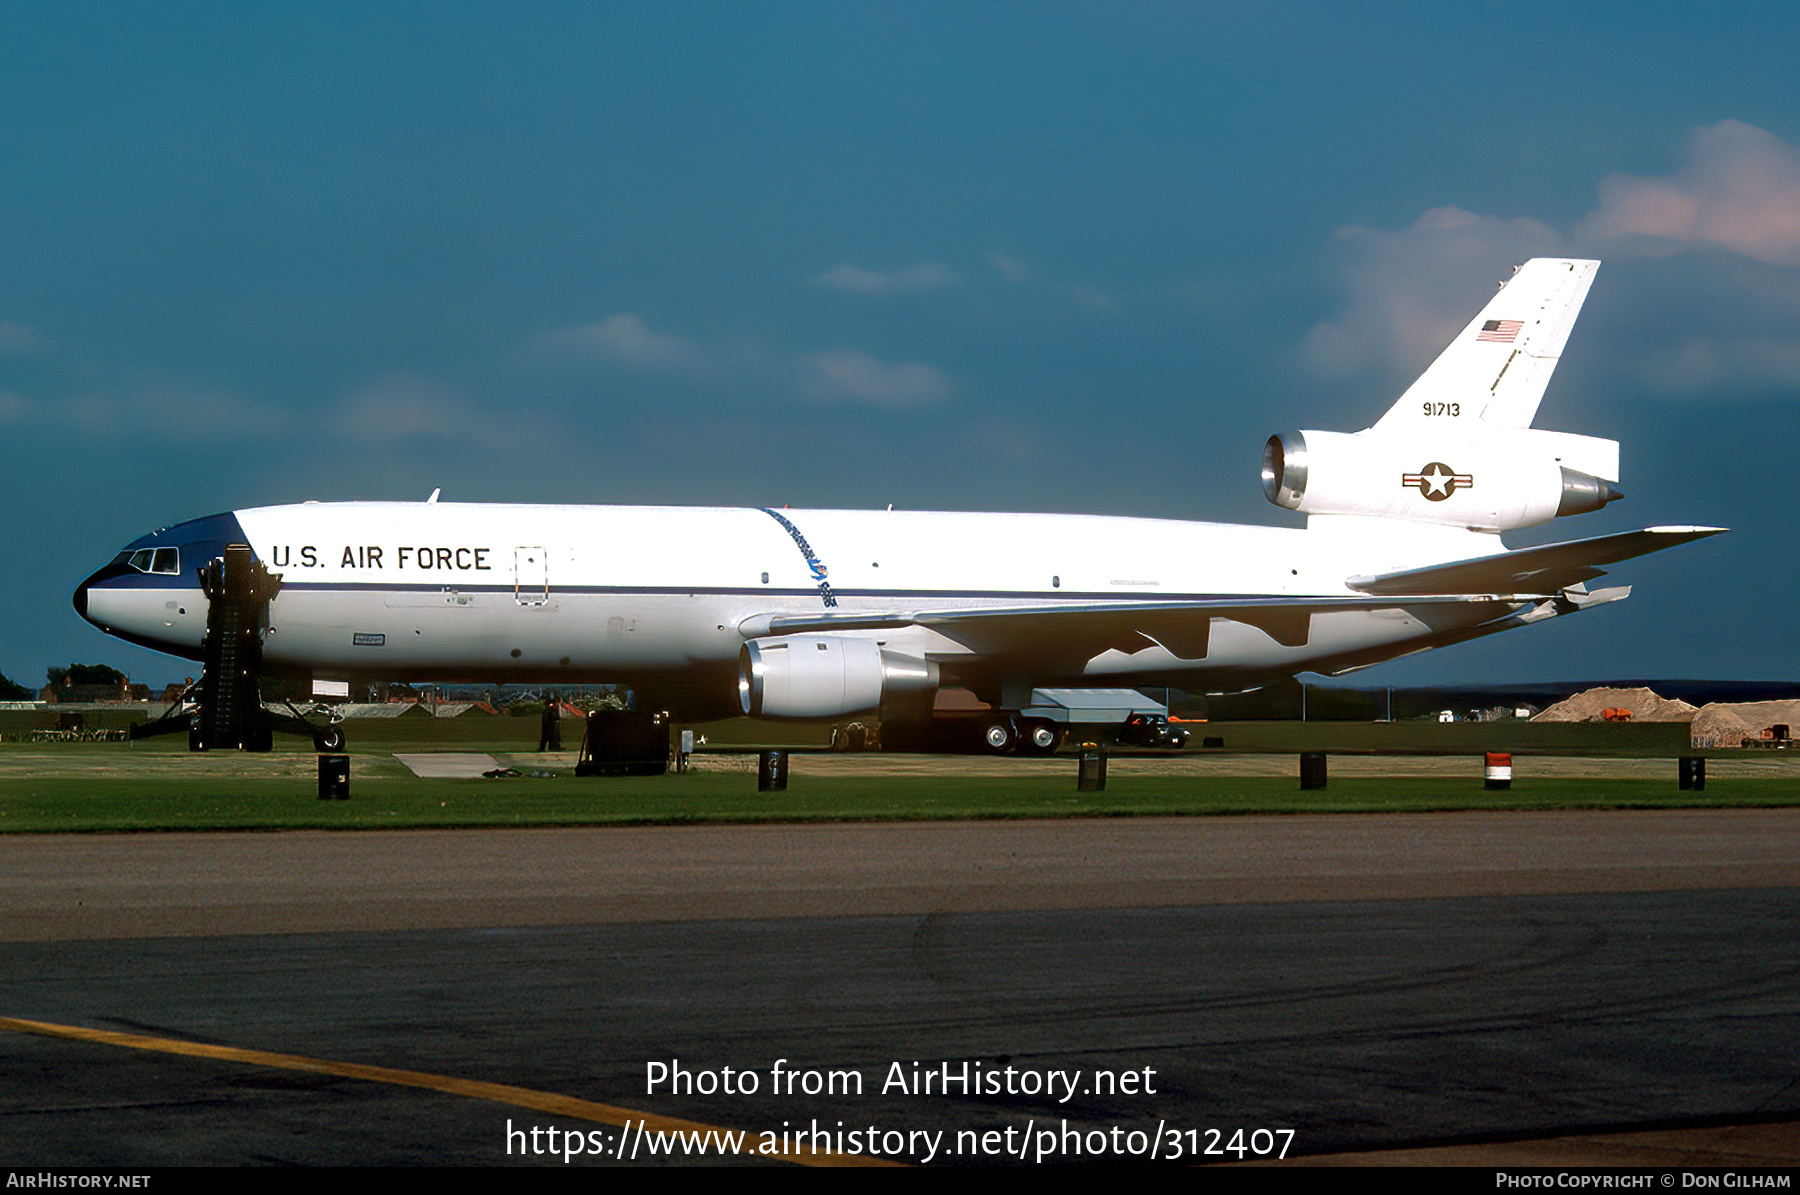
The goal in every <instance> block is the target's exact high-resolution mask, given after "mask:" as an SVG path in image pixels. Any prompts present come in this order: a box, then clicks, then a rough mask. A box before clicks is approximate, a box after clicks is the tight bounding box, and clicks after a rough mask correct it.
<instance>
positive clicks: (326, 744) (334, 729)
mask: <svg viewBox="0 0 1800 1195" xmlns="http://www.w3.org/2000/svg"><path fill="white" fill-rule="evenodd" d="M313 747H314V748H316V749H317V750H319V751H321V752H326V753H331V754H335V753H336V752H339V751H342V750H343V749H344V728H343V727H341V726H327V727H326V728H325V729H324V730H321V731H319V732H318V733H316V734H314V735H313Z"/></svg>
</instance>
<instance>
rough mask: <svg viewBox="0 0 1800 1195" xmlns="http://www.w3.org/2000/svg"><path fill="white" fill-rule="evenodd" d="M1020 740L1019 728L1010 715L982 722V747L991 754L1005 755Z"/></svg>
mask: <svg viewBox="0 0 1800 1195" xmlns="http://www.w3.org/2000/svg"><path fill="white" fill-rule="evenodd" d="M1018 742H1019V728H1018V726H1017V725H1015V724H1014V722H1013V720H1012V718H1011V717H1010V716H1002V717H998V718H989V719H988V720H987V721H986V722H983V723H982V724H981V749H982V750H983V751H986V752H987V753H988V754H989V755H1005V754H1006V753H1007V752H1009V751H1011V750H1012V749H1013V748H1014V747H1015V746H1017V745H1018Z"/></svg>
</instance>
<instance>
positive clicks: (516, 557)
mask: <svg viewBox="0 0 1800 1195" xmlns="http://www.w3.org/2000/svg"><path fill="white" fill-rule="evenodd" d="M513 600H514V601H515V602H517V603H519V605H521V606H545V605H548V604H549V603H550V554H549V553H548V552H547V551H545V550H544V549H543V548H541V547H517V548H514V549H513Z"/></svg>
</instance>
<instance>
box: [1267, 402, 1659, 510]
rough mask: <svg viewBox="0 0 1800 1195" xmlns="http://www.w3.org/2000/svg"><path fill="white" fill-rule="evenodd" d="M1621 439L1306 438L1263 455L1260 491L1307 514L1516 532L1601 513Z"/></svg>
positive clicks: (1485, 435)
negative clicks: (1566, 517)
mask: <svg viewBox="0 0 1800 1195" xmlns="http://www.w3.org/2000/svg"><path fill="white" fill-rule="evenodd" d="M1618 476H1619V445H1618V442H1617V441H1615V440H1602V439H1599V438H1596V437H1594V436H1576V435H1570V434H1568V433H1565V432H1550V431H1540V430H1537V429H1534V428H1497V427H1495V428H1486V429H1484V430H1483V431H1482V433H1481V435H1480V436H1479V438H1474V437H1466V436H1457V435H1433V434H1429V433H1405V432H1401V433H1383V432H1378V431H1373V430H1371V431H1364V432H1358V433H1356V434H1354V435H1347V434H1345V433H1343V432H1321V431H1304V432H1294V433H1289V434H1287V435H1279V436H1271V437H1269V442H1268V444H1266V445H1265V446H1264V447H1263V468H1262V482H1263V493H1264V494H1265V495H1267V497H1268V499H1269V501H1271V502H1273V503H1275V504H1276V505H1277V506H1285V507H1287V508H1288V509H1289V510H1297V511H1299V512H1301V513H1302V514H1307V515H1367V516H1373V517H1376V518H1387V519H1407V520H1410V521H1413V522H1419V523H1437V524H1441V525H1444V526H1451V527H1466V528H1468V529H1470V530H1473V531H1511V530H1513V529H1515V528H1519V527H1535V526H1537V525H1538V524H1540V523H1548V522H1549V521H1550V520H1551V519H1554V518H1556V517H1557V516H1559V515H1572V514H1583V513H1585V512H1587V511H1590V510H1599V509H1600V508H1601V507H1603V506H1605V505H1606V504H1607V503H1608V502H1612V501H1614V500H1616V499H1618V498H1622V497H1624V495H1623V494H1621V493H1620V492H1619V491H1618V490H1617V489H1616V488H1614V487H1615V484H1616V482H1617V481H1618Z"/></svg>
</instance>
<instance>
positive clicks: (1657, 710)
mask: <svg viewBox="0 0 1800 1195" xmlns="http://www.w3.org/2000/svg"><path fill="white" fill-rule="evenodd" d="M1708 708H1711V707H1708ZM1611 709H1626V710H1630V711H1631V720H1632V721H1633V722H1691V721H1693V719H1694V715H1695V714H1696V713H1698V712H1699V709H1698V707H1696V706H1692V705H1689V704H1688V703H1687V702H1685V701H1682V700H1680V699H1678V698H1677V699H1670V698H1667V697H1658V696H1657V695H1656V693H1655V692H1653V691H1652V690H1650V689H1589V690H1587V691H1586V692H1584V693H1577V694H1575V696H1573V697H1570V698H1568V699H1567V700H1565V701H1559V702H1557V703H1556V704H1555V705H1553V706H1551V707H1550V708H1549V709H1547V710H1545V711H1544V712H1543V713H1541V714H1539V715H1538V716H1537V717H1535V718H1533V719H1532V721H1533V722H1600V721H1603V720H1604V719H1602V718H1601V716H1600V711H1601V710H1611Z"/></svg>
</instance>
